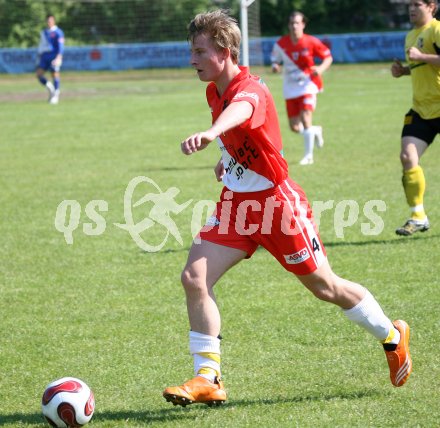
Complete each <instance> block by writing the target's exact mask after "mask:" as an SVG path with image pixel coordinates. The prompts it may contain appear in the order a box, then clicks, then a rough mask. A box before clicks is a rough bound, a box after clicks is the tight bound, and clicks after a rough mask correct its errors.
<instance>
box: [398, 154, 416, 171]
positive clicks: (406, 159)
mask: <svg viewBox="0 0 440 428" xmlns="http://www.w3.org/2000/svg"><path fill="white" fill-rule="evenodd" d="M400 162H401V163H402V166H403V168H404V169H410V168H411V166H412V164H413V159H412V157H411V156H410V155H409V153H408V152H407V151H405V150H402V151H401V152H400Z"/></svg>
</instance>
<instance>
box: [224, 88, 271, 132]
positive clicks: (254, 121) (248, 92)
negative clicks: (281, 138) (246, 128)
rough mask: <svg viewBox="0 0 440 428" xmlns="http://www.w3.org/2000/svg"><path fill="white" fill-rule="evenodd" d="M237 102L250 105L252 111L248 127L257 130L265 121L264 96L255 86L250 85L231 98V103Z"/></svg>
mask: <svg viewBox="0 0 440 428" xmlns="http://www.w3.org/2000/svg"><path fill="white" fill-rule="evenodd" d="M238 101H247V102H248V103H249V104H251V105H252V107H253V108H254V111H253V113H252V116H251V118H250V119H249V122H248V123H249V125H250V127H251V128H252V129H255V128H258V127H260V126H261V125H263V124H264V122H265V120H266V94H265V92H264V91H263V90H262V89H261V88H258V87H257V85H252V86H250V87H247V88H245V89H244V90H241V91H239V92H237V93H236V94H235V96H234V98H232V100H231V103H233V102H238Z"/></svg>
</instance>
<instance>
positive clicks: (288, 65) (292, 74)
mask: <svg viewBox="0 0 440 428" xmlns="http://www.w3.org/2000/svg"><path fill="white" fill-rule="evenodd" d="M271 60H272V62H276V63H279V64H280V63H282V64H283V96H284V98H285V99H286V100H288V99H290V98H298V97H301V96H303V95H306V94H317V93H318V92H319V88H318V87H317V86H316V84H315V83H314V82H312V80H311V78H310V76H309V75H308V74H306V73H304V72H303V71H302V70H301V69H300V68H299V67H298V66H297V65H296V64H295V63H294V62H293V61H292V59H291V58H290V57H289V56H288V55H287V54H286V53H285V52H284V50H283V49H282V48H281V47H280V46H279V45H278V43H275V45H274V47H273V50H272V55H271Z"/></svg>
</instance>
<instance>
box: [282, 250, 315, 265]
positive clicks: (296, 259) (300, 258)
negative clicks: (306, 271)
mask: <svg viewBox="0 0 440 428" xmlns="http://www.w3.org/2000/svg"><path fill="white" fill-rule="evenodd" d="M309 257H310V254H309V251H308V250H307V248H303V249H302V250H299V251H297V252H296V253H293V254H287V255H286V254H284V258H285V259H286V263H287V264H288V265H297V264H298V263H302V262H305V261H306V260H307V259H308V258H309Z"/></svg>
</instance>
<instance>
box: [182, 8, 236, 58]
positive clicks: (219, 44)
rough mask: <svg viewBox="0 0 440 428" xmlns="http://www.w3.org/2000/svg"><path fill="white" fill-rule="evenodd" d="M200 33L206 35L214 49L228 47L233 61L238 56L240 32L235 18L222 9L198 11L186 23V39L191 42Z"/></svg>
mask: <svg viewBox="0 0 440 428" xmlns="http://www.w3.org/2000/svg"><path fill="white" fill-rule="evenodd" d="M200 34H206V35H208V36H209V37H210V38H211V40H212V41H213V43H214V46H215V47H216V49H218V50H220V49H225V48H227V49H229V50H230V52H231V58H232V61H233V62H234V63H236V64H237V63H238V59H239V57H240V42H241V32H240V28H239V27H238V24H237V20H236V19H235V18H233V17H232V16H230V15H229V12H228V11H227V10H224V9H218V10H214V11H212V12H205V13H199V14H198V15H196V16H195V17H194V19H193V20H192V21H191V22H190V24H189V25H188V40H189V41H190V42H191V43H192V42H193V41H194V38H195V37H196V36H198V35H200Z"/></svg>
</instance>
